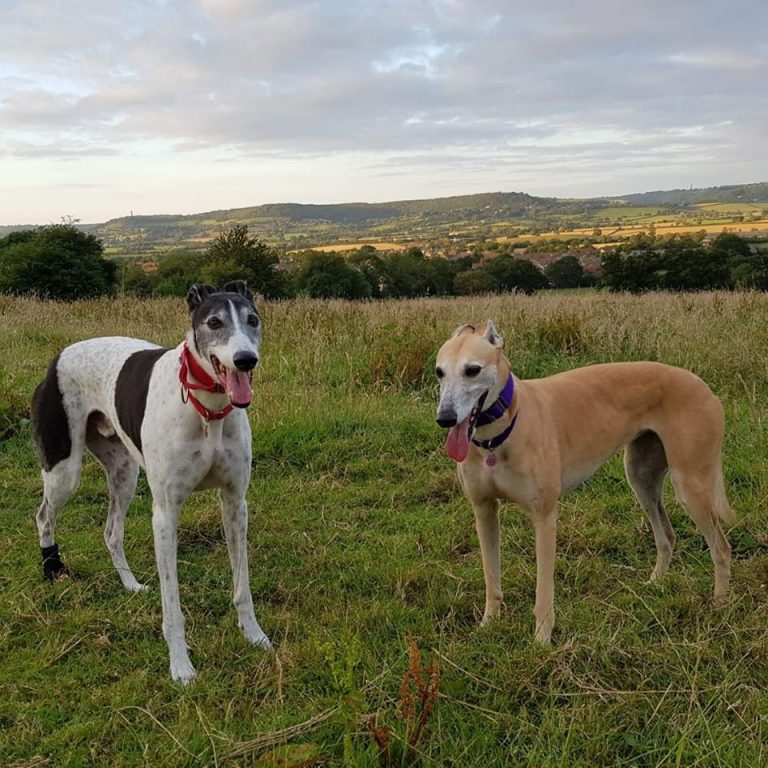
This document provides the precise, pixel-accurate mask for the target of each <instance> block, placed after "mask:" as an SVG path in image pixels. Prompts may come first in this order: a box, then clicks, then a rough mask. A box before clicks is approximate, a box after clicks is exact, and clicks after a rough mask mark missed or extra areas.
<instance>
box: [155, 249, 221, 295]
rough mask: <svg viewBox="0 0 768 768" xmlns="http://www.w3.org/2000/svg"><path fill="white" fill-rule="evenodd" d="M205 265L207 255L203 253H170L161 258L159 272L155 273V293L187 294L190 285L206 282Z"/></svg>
mask: <svg viewBox="0 0 768 768" xmlns="http://www.w3.org/2000/svg"><path fill="white" fill-rule="evenodd" d="M204 266H205V256H204V255H203V254H201V253H186V252H184V251H177V252H175V253H169V254H168V255H167V256H164V257H163V258H162V259H160V262H159V264H158V268H157V272H155V273H154V279H153V282H154V295H155V296H186V295H187V291H189V286H190V285H192V284H193V283H200V282H205V279H204V278H203V267H204ZM215 285H218V283H215Z"/></svg>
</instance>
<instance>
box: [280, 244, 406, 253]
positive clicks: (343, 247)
mask: <svg viewBox="0 0 768 768" xmlns="http://www.w3.org/2000/svg"><path fill="white" fill-rule="evenodd" d="M364 245H370V246H373V247H374V248H375V249H376V250H377V251H402V250H405V249H406V248H410V246H411V245H414V243H338V244H336V245H316V246H313V247H312V250H313V251H323V252H326V253H327V252H329V251H356V250H358V249H359V248H362V247H363V246H364ZM301 250H304V249H299V250H293V251H288V253H299V252H300V251H301Z"/></svg>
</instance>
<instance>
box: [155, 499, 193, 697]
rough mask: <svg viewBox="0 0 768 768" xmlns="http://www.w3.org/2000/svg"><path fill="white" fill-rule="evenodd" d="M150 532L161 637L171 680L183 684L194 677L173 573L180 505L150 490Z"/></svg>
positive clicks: (175, 573)
mask: <svg viewBox="0 0 768 768" xmlns="http://www.w3.org/2000/svg"><path fill="white" fill-rule="evenodd" d="M152 495H153V497H154V499H153V505H152V531H153V533H154V538H155V557H156V559H157V573H158V576H159V578H160V597H161V599H162V605H163V636H164V637H165V641H166V643H168V653H169V655H170V662H171V677H172V678H173V679H174V680H176V681H178V682H180V683H182V684H183V685H186V684H187V683H191V682H192V680H194V678H195V676H196V672H195V668H194V667H193V666H192V662H191V661H190V660H189V653H188V652H187V641H186V638H185V636H184V615H183V614H182V612H181V604H180V602H179V578H178V574H177V570H176V548H177V544H178V534H177V530H176V529H177V525H178V520H179V511H180V508H181V504H180V503H178V504H177V503H173V502H172V501H171V499H168V498H167V496H166V495H165V494H162V493H156V492H155V490H154V489H153V494H152Z"/></svg>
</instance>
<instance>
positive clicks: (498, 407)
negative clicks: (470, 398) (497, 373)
mask: <svg viewBox="0 0 768 768" xmlns="http://www.w3.org/2000/svg"><path fill="white" fill-rule="evenodd" d="M514 396H515V378H514V376H512V374H511V373H510V374H509V378H508V379H507V383H506V384H505V385H504V389H502V390H501V394H500V395H499V397H498V399H497V400H496V401H495V402H494V403H493V404H492V405H490V406H489V407H488V408H486V409H485V410H484V411H481V412H480V415H479V416H478V417H477V421H476V422H475V426H476V427H484V426H485V425H486V424H492V423H493V422H494V421H496V420H497V419H500V418H501V417H502V416H503V415H504V414H505V413H506V412H507V408H509V406H510V405H511V404H512V398H513V397H514Z"/></svg>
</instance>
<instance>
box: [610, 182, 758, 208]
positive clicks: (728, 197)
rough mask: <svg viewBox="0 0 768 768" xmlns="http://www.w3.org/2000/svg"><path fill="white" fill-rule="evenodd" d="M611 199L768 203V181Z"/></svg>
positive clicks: (655, 202) (634, 202) (662, 202)
mask: <svg viewBox="0 0 768 768" xmlns="http://www.w3.org/2000/svg"><path fill="white" fill-rule="evenodd" d="M610 199H612V200H623V201H624V202H626V203H628V204H631V205H683V206H687V205H701V204H702V203H768V182H760V183H758V184H732V185H729V186H725V187H705V188H703V189H671V190H667V191H658V192H639V193H635V194H631V195H620V196H619V197H618V198H610Z"/></svg>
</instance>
